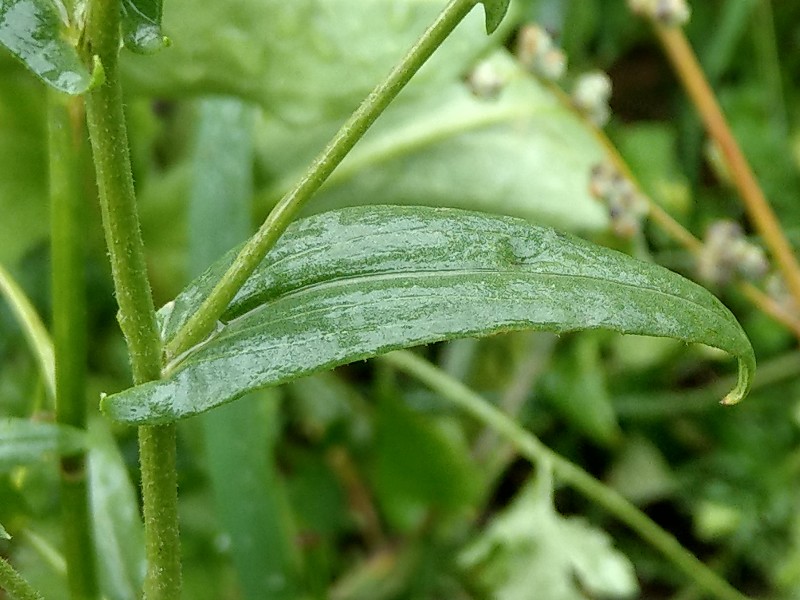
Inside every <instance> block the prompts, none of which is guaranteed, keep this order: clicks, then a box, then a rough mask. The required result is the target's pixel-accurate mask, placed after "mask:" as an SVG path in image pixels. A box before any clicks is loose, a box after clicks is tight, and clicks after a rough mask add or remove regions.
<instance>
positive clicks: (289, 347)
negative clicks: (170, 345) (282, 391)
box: [103, 206, 755, 423]
mask: <svg viewBox="0 0 800 600" xmlns="http://www.w3.org/2000/svg"><path fill="white" fill-rule="evenodd" d="M231 260H232V257H231V256H230V255H229V256H228V257H226V258H225V259H223V260H221V261H220V262H219V263H217V264H216V265H214V266H213V267H211V268H210V269H209V270H208V271H206V273H204V274H203V275H201V276H200V277H199V278H198V279H196V280H195V282H194V283H193V284H191V285H190V286H189V287H188V288H187V290H186V291H184V292H183V293H182V294H181V295H180V296H179V297H178V298H177V299H176V300H175V302H174V303H172V304H171V305H169V307H168V308H167V309H162V311H161V317H162V321H163V325H162V330H163V334H164V336H165V338H167V339H169V338H170V337H171V336H172V335H174V333H175V332H176V331H177V329H178V328H179V327H180V326H181V325H182V323H183V322H185V320H186V319H187V318H188V316H189V315H190V314H191V313H192V312H193V311H194V310H196V308H197V306H199V303H200V302H202V300H203V298H204V297H205V295H206V294H207V293H208V291H209V290H210V288H211V287H212V286H213V284H214V283H215V282H216V281H217V279H218V277H219V275H220V274H221V273H222V272H223V271H224V269H225V267H226V266H227V264H228V263H229V262H230V261H231ZM595 328H603V329H610V330H614V331H620V332H623V333H636V334H645V335H653V336H664V337H672V338H677V339H680V340H683V341H686V342H700V343H704V344H707V345H710V346H714V347H718V348H721V349H723V350H725V351H727V352H729V353H730V354H733V355H735V356H736V357H737V358H738V359H739V365H740V381H739V386H737V389H736V390H735V394H734V396H732V397H731V398H730V399H731V400H738V399H740V396H742V395H744V394H745V393H746V391H747V389H748V388H749V385H750V379H751V376H752V372H753V370H754V367H755V359H754V357H753V353H752V348H751V347H750V344H749V342H748V340H747V337H746V336H745V334H744V332H743V331H742V329H741V328H740V326H739V324H738V323H737V322H736V320H735V319H734V317H733V316H732V315H731V313H730V312H729V311H728V310H727V309H726V308H725V307H724V306H723V305H722V304H721V303H720V302H719V301H718V300H717V299H716V298H715V297H714V296H713V295H711V294H710V293H709V292H708V291H707V290H705V289H704V288H702V287H700V286H698V285H696V284H694V283H692V282H690V281H688V280H686V279H684V278H682V277H680V276H678V275H676V274H674V273H671V272H670V271H667V270H666V269H664V268H662V267H658V266H655V265H651V264H647V263H642V262H640V261H637V260H634V259H632V258H630V257H628V256H625V255H623V254H620V253H617V252H614V251H611V250H608V249H605V248H601V247H598V246H594V245H592V244H589V243H588V242H585V241H582V240H580V239H577V238H573V237H571V236H566V235H563V234H560V233H558V232H556V231H554V230H552V229H549V228H541V227H533V226H531V225H528V224H527V223H525V222H523V221H519V220H516V219H511V218H500V217H489V216H485V215H481V214H477V213H469V212H462V211H457V210H451V209H423V208H404V207H387V206H376V207H368V208H352V209H344V210H340V211H332V212H329V213H325V214H322V215H318V216H316V217H312V218H309V219H305V220H302V221H300V222H297V223H295V224H294V225H293V226H292V227H290V229H289V230H288V231H287V233H286V234H285V236H284V237H283V239H282V241H281V243H279V245H278V246H276V248H275V249H274V250H273V252H272V253H270V255H269V256H268V258H267V259H266V260H265V261H264V262H263V263H262V265H261V266H260V267H259V268H258V269H256V271H255V272H254V274H253V275H252V276H251V278H250V279H249V280H248V282H247V283H246V284H245V285H244V287H243V288H242V289H241V290H240V292H239V294H238V295H237V296H236V298H235V299H234V300H233V302H232V303H231V305H230V306H229V308H228V310H227V311H226V313H225V314H224V315H223V317H222V321H221V322H220V323H219V328H218V331H217V332H216V333H215V334H213V335H212V336H211V337H210V338H209V339H208V340H207V341H206V342H204V343H203V344H201V345H199V346H198V347H196V348H194V349H193V350H192V351H190V352H189V353H188V355H186V356H185V357H183V360H182V361H181V362H179V363H178V364H173V365H172V366H171V367H170V368H169V374H168V375H167V376H166V378H165V379H163V380H161V381H158V382H152V383H148V384H145V385H142V386H138V387H135V388H132V389H131V390H128V391H126V392H123V393H120V394H116V395H114V396H110V397H108V398H106V399H105V400H104V402H103V408H104V410H105V411H106V413H107V414H108V415H109V416H111V417H113V418H114V419H116V420H119V421H124V422H127V423H164V422H169V421H173V420H176V419H180V418H183V417H188V416H191V415H194V414H198V413H201V412H204V411H206V410H209V409H211V408H213V407H215V406H218V405H221V404H224V403H225V402H228V401H230V400H233V399H235V398H237V397H239V396H241V395H242V394H244V393H246V392H247V391H249V390H253V389H257V388H259V387H263V386H267V385H275V384H278V383H283V382H286V381H290V380H292V379H295V378H297V377H301V376H303V375H307V374H309V373H313V372H315V371H319V370H322V369H329V368H332V367H335V366H337V365H341V364H345V363H348V362H352V361H356V360H362V359H365V358H369V357H371V356H375V355H377V354H381V353H384V352H388V351H390V350H394V349H398V348H404V347H409V346H415V345H420V344H427V343H431V342H437V341H441V340H446V339H451V338H456V337H466V336H475V335H490V334H494V333H500V332H504V331H511V330H519V329H540V330H550V331H556V332H567V331H573V330H578V329H595Z"/></svg>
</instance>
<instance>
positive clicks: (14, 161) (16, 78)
mask: <svg viewBox="0 0 800 600" xmlns="http://www.w3.org/2000/svg"><path fill="white" fill-rule="evenodd" d="M0 78H2V82H3V84H2V85H0V214H2V215H3V218H2V219H0V240H2V241H3V243H2V244H0V262H2V263H3V264H4V265H6V266H7V267H8V268H13V267H14V266H15V265H16V263H17V262H18V261H19V259H20V258H21V257H22V256H23V255H24V254H25V253H26V252H27V251H29V250H30V249H31V248H32V247H33V246H34V245H35V244H37V243H39V242H41V241H42V240H43V239H44V238H45V236H46V235H47V232H48V223H49V219H48V215H47V177H45V176H44V174H45V173H47V146H46V144H47V130H46V120H45V115H46V112H45V94H44V92H45V90H44V88H43V86H42V85H41V84H40V83H39V82H38V81H36V80H35V79H34V78H33V77H31V76H30V74H29V73H27V72H26V71H25V70H24V69H23V68H22V67H21V66H19V65H18V64H17V62H16V61H12V62H10V63H7V64H5V65H3V66H2V67H0Z"/></svg>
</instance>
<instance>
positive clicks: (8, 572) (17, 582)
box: [0, 557, 42, 600]
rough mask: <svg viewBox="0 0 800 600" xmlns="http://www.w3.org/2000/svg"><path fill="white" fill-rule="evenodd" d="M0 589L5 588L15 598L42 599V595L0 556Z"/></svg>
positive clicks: (19, 599) (21, 599) (18, 599)
mask: <svg viewBox="0 0 800 600" xmlns="http://www.w3.org/2000/svg"><path fill="white" fill-rule="evenodd" d="M0 590H5V591H6V592H7V593H8V595H9V596H11V597H12V598H14V599H15V600H42V595H41V594H40V593H39V592H37V591H36V590H35V589H33V587H32V586H31V584H30V583H28V582H27V581H25V579H24V578H23V577H22V575H20V574H19V573H17V572H16V571H15V570H14V567H12V566H11V565H10V564H9V563H8V561H7V560H6V559H4V558H3V557H0Z"/></svg>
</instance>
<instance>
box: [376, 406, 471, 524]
mask: <svg viewBox="0 0 800 600" xmlns="http://www.w3.org/2000/svg"><path fill="white" fill-rule="evenodd" d="M375 453H376V457H375V463H374V464H373V471H374V473H373V480H374V486H375V492H376V495H377V498H378V499H379V501H380V503H381V505H382V507H383V512H384V513H386V515H387V517H388V519H389V520H390V521H391V522H393V525H394V526H395V527H396V528H397V529H400V530H406V531H413V530H415V529H416V528H417V527H419V526H420V524H421V522H422V521H423V519H424V517H425V515H426V514H427V511H428V510H433V511H436V512H437V513H438V512H439V511H450V512H452V511H454V510H456V509H458V508H462V507H465V506H468V505H469V504H470V503H471V502H472V501H473V500H474V499H475V497H476V493H477V491H478V485H479V482H480V473H479V472H478V471H477V470H476V467H475V466H474V465H473V464H472V463H471V462H470V461H469V449H468V448H466V447H461V445H460V444H454V443H453V440H451V439H450V438H449V437H448V436H446V435H444V432H443V431H442V430H441V429H440V428H439V427H438V424H437V423H436V421H435V420H434V419H426V418H423V417H422V416H421V415H419V414H417V413H414V412H413V411H411V410H409V409H408V408H406V407H404V406H403V405H402V404H401V403H400V402H399V401H398V400H397V399H396V398H384V399H382V400H381V402H380V404H379V407H378V419H377V426H376V432H375Z"/></svg>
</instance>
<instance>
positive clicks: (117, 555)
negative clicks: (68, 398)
mask: <svg viewBox="0 0 800 600" xmlns="http://www.w3.org/2000/svg"><path fill="white" fill-rule="evenodd" d="M89 443H90V449H89V488H90V489H91V494H90V497H91V506H92V520H93V523H94V529H95V545H96V553H97V565H98V571H99V573H98V574H99V580H100V587H101V589H102V591H103V595H104V596H105V597H106V598H108V600H136V599H137V598H139V591H140V590H141V589H142V583H143V581H144V572H145V566H146V565H145V555H144V527H143V525H142V518H141V516H140V515H139V504H138V499H137V493H136V488H135V486H134V485H133V483H132V482H131V478H130V475H129V473H128V470H127V467H126V465H125V461H124V459H123V458H122V455H121V454H120V451H119V448H118V447H117V443H116V441H115V440H114V437H113V435H112V433H111V431H110V430H109V425H108V422H107V421H104V420H102V419H94V420H92V422H91V423H90V426H89Z"/></svg>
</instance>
